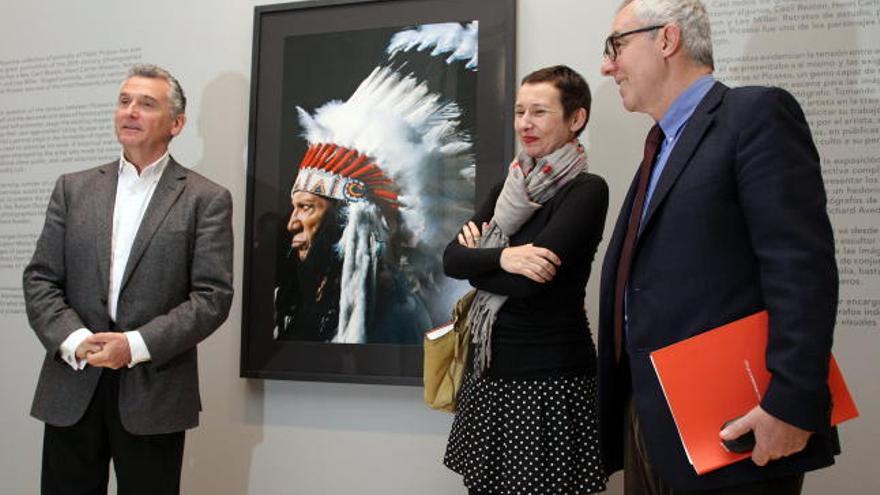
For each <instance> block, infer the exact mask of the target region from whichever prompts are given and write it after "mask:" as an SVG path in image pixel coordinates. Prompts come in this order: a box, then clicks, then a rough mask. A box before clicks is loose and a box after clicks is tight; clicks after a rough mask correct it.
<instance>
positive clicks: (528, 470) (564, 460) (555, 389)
mask: <svg viewBox="0 0 880 495" xmlns="http://www.w3.org/2000/svg"><path fill="white" fill-rule="evenodd" d="M595 391H596V378H595V377H588V376H583V375H581V376H554V377H546V378H530V379H514V378H474V377H473V376H468V377H467V378H466V379H465V383H464V385H463V386H462V390H461V396H460V400H459V408H458V412H457V413H456V415H455V419H454V421H453V423H452V431H451V432H450V433H449V443H448V444H447V445H446V455H445V457H444V459H443V462H444V464H446V466H447V467H449V468H450V469H452V470H453V471H455V472H457V473H459V474H461V475H462V476H463V477H464V484H465V486H467V487H468V488H469V489H470V490H472V491H475V492H477V493H491V494H497V495H543V494H554V495H583V494H586V493H596V492H600V491H603V490H605V483H606V482H607V480H608V478H607V477H606V476H605V473H604V471H603V469H602V462H601V458H600V456H599V431H598V416H597V414H596V398H595V397H596V394H595Z"/></svg>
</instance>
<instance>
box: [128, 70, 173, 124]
mask: <svg viewBox="0 0 880 495" xmlns="http://www.w3.org/2000/svg"><path fill="white" fill-rule="evenodd" d="M131 77H146V78H149V79H162V80H164V81H165V82H167V83H168V101H170V102H171V116H172V117H177V116H178V115H180V114H182V113H184V112H185V111H186V95H184V94H183V88H181V87H180V83H179V82H177V79H175V77H174V76H172V75H171V73H170V72H168V71H167V70H165V69H163V68H161V67H159V66H156V65H153V64H140V65H134V66H132V67H131V68H130V69H128V75H127V78H131Z"/></svg>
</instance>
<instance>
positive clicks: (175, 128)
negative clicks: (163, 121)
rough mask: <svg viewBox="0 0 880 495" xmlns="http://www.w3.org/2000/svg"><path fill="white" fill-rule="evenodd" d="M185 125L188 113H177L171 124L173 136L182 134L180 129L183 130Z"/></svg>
mask: <svg viewBox="0 0 880 495" xmlns="http://www.w3.org/2000/svg"><path fill="white" fill-rule="evenodd" d="M184 125H186V114H185V113H179V114H177V116H176V117H174V124H173V125H172V126H171V137H176V136H177V135H178V134H180V131H182V130H183V126H184Z"/></svg>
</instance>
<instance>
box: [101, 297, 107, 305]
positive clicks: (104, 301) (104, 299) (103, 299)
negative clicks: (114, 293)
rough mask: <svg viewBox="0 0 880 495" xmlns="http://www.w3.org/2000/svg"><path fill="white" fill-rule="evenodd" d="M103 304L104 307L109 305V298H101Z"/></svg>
mask: <svg viewBox="0 0 880 495" xmlns="http://www.w3.org/2000/svg"><path fill="white" fill-rule="evenodd" d="M101 304H104V305H106V304H107V298H106V297H101Z"/></svg>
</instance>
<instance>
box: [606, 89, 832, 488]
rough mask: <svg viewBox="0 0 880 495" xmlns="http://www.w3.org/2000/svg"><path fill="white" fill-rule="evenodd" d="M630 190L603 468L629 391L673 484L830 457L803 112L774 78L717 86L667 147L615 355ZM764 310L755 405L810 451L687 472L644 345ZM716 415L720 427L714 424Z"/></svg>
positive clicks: (738, 477)
mask: <svg viewBox="0 0 880 495" xmlns="http://www.w3.org/2000/svg"><path fill="white" fill-rule="evenodd" d="M633 195H634V184H633V187H630V191H629V193H628V194H627V197H626V199H625V200H624V203H623V207H622V208H621V212H620V216H619V218H618V220H617V225H616V227H615V229H614V233H613V236H612V238H611V240H610V243H609V246H608V251H607V254H606V257H605V262H604V265H603V269H602V289H601V296H600V330H599V365H600V372H599V379H600V383H599V395H600V404H601V411H600V415H601V425H602V448H603V452H604V454H603V456H604V461H605V464H606V469H608V472H609V473H610V472H613V471H616V470H618V469H620V468H621V467H622V462H623V438H624V437H623V426H624V411H625V404H626V401H627V399H628V398H629V397H630V396H631V397H632V400H633V401H634V404H635V406H636V407H637V411H638V413H639V417H640V421H641V425H642V428H641V431H642V434H643V436H644V438H645V442H646V445H647V451H648V456H649V458H650V460H651V462H652V464H653V465H654V466H655V468H656V470H657V471H658V474H659V475H660V477H661V479H663V480H664V481H665V482H666V483H668V484H669V485H670V486H672V487H673V488H677V489H708V488H714V487H721V486H726V485H733V484H742V483H748V482H752V481H757V480H760V479H764V478H769V477H776V476H781V475H785V474H791V473H797V472H803V471H807V470H811V469H816V468H819V467H823V466H826V465H829V464H831V463H833V462H834V460H833V455H834V454H836V453H838V452H839V447H838V443H837V435H836V431H835V430H834V429H833V428H831V427H830V426H829V424H828V421H829V420H828V418H829V409H830V406H829V403H830V400H829V394H828V389H827V385H826V381H827V376H828V358H829V353H830V349H831V342H832V332H833V329H834V323H835V317H836V312H837V287H838V280H837V266H836V262H835V257H834V241H833V233H832V229H831V225H830V222H829V220H828V215H827V212H826V205H825V203H826V198H825V190H824V186H823V183H822V174H821V170H820V166H819V157H818V153H817V151H816V147H815V145H814V143H813V140H812V137H811V134H810V130H809V127H808V125H807V123H806V120H805V118H804V115H803V112H802V111H801V108H800V106H799V105H798V103H797V102H796V101H795V99H794V98H793V97H792V96H791V95H790V94H789V93H787V92H786V91H784V90H781V89H778V88H765V87H747V88H738V89H730V88H728V87H726V86H724V85H723V84H720V83H716V84H715V85H714V86H713V87H712V89H711V90H710V91H709V93H708V94H707V95H706V96H705V97H704V98H703V100H702V101H701V102H700V104H699V105H698V106H697V109H696V111H695V112H694V114H693V116H692V117H691V119H690V121H689V122H688V123H687V124H686V127H685V129H684V130H683V131H682V134H681V137H680V138H679V141H678V143H677V144H676V146H675V148H674V149H673V151H672V154H671V155H670V157H669V161H668V162H667V164H666V168H665V169H664V170H663V173H662V176H661V177H660V180H659V183H658V186H657V189H656V191H655V193H654V195H653V197H652V199H651V203H650V204H649V205H648V209H647V211H646V213H645V217H644V219H643V221H642V224H641V226H640V233H639V237H638V241H637V244H636V247H635V251H634V255H633V265H632V270H631V275H630V280H629V292H628V300H627V302H628V306H627V318H628V320H627V332H626V336H627V338H626V343H625V346H626V347H625V349H626V353H627V356H628V363H629V366H628V368H627V367H626V366H623V367H619V366H617V365H615V359H614V344H613V339H614V337H613V307H614V283H615V278H616V272H617V266H618V261H619V256H620V249H621V245H622V243H623V236H624V234H625V232H626V223H627V219H628V218H629V213H630V209H631V207H632V201H633ZM762 309H767V310H768V311H769V314H770V338H769V343H768V349H767V365H768V368H769V370H770V371H771V372H772V374H773V378H772V381H771V383H770V386H769V389H768V390H767V392H766V394H765V396H764V398H763V401H762V404H761V405H762V407H763V408H764V409H765V410H766V411H768V412H769V413H770V414H772V415H774V416H776V417H778V418H780V419H782V420H784V421H786V422H788V423H791V424H794V425H797V426H799V427H801V428H804V429H807V430H810V431H813V432H816V433H815V434H814V435H812V436H811V439H810V441H809V443H808V446H807V448H806V449H805V450H804V451H803V452H801V453H799V454H796V455H792V456H790V457H787V458H784V459H782V460H779V461H774V462H771V463H770V464H769V465H768V466H766V467H763V468H760V467H757V466H756V465H755V464H753V463H752V462H751V461H750V460H746V461H743V462H740V463H737V464H734V465H732V466H729V467H726V468H723V469H721V470H718V471H715V472H712V473H708V474H705V475H703V476H699V477H698V476H697V475H696V474H695V472H694V470H693V468H692V467H691V466H690V464H689V463H688V460H687V457H686V455H685V452H684V450H683V448H682V446H681V442H680V440H679V436H678V434H677V432H676V428H675V424H674V423H673V420H672V417H671V415H670V413H669V409H668V407H667V405H666V401H665V399H664V397H663V393H662V391H661V389H660V386H659V382H658V381H657V378H656V375H655V373H654V370H653V368H652V366H651V363H650V359H649V353H650V352H651V351H653V350H656V349H659V348H661V347H664V346H667V345H669V344H672V343H675V342H678V341H681V340H683V339H686V338H688V337H691V336H693V335H696V334H699V333H701V332H703V331H705V330H708V329H711V328H714V327H717V326H719V325H722V324H725V323H728V322H730V321H733V320H736V319H738V318H741V317H744V316H746V315H749V314H751V313H754V312H757V311H759V310H762ZM720 426H721V425H719V429H720Z"/></svg>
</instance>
